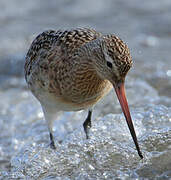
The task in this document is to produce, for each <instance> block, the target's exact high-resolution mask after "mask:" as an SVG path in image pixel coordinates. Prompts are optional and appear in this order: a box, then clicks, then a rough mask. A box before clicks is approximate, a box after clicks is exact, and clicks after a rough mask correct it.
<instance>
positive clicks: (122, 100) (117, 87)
mask: <svg viewBox="0 0 171 180" xmlns="http://www.w3.org/2000/svg"><path fill="white" fill-rule="evenodd" d="M114 88H115V91H116V94H117V97H118V99H119V102H120V105H121V107H122V111H123V113H124V115H125V118H126V122H127V124H128V127H129V130H130V133H131V136H132V138H133V140H134V143H135V146H136V149H137V151H138V155H139V156H140V158H141V159H142V158H143V155H142V153H141V151H140V148H139V145H138V141H137V136H136V133H135V130H134V125H133V123H132V119H131V115H130V112H129V107H128V102H127V99H126V96H125V87H124V83H120V84H118V85H115V86H114Z"/></svg>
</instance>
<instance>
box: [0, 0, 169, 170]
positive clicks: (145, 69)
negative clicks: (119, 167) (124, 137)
mask: <svg viewBox="0 0 171 180" xmlns="http://www.w3.org/2000/svg"><path fill="white" fill-rule="evenodd" d="M75 27H90V28H94V29H96V30H97V31H99V32H102V33H104V34H107V33H112V34H115V35H117V36H119V37H120V38H121V39H122V40H123V41H125V42H126V43H127V45H128V47H129V48H130V51H131V55H132V58H133V61H134V65H133V68H132V69H131V71H130V72H129V74H128V77H127V81H126V87H127V95H128V101H129V104H130V107H131V109H134V108H136V107H140V108H141V107H145V106H146V105H147V104H149V103H152V104H155V105H159V104H161V105H164V106H166V107H168V108H169V107H170V105H171V1H170V0H162V1H156V0H143V1H139V0H107V1H105V0H82V1H80V0H50V1H47V0H29V1H24V0H0V132H1V133H0V169H2V170H4V171H9V169H10V168H11V167H10V166H11V165H10V160H11V157H13V156H15V153H14V151H16V152H17V150H18V149H19V146H21V145H22V144H24V142H25V141H26V139H27V140H28V137H29V136H31V134H33V135H35V136H36V135H37V133H38V132H39V131H41V132H43V131H47V129H46V126H45V123H44V126H43V128H42V129H38V130H37V129H36V127H37V125H35V124H34V123H35V122H36V121H37V122H39V120H40V122H42V119H43V114H42V111H41V108H40V105H39V103H38V102H37V101H36V100H35V98H34V97H33V96H32V95H31V93H30V92H29V91H28V90H27V86H26V83H25V80H24V73H23V66H24V62H25V55H26V53H27V51H28V49H29V47H30V44H31V42H32V41H33V39H34V38H35V37H36V36H37V35H38V34H39V33H41V32H43V31H44V30H48V29H55V30H58V29H69V28H75ZM111 95H112V98H111ZM113 96H114V95H113V92H112V94H110V95H109V96H108V97H107V98H106V99H104V100H103V101H102V103H101V104H98V105H97V109H98V111H99V112H98V111H97V113H96V114H97V115H106V114H108V113H111V112H112V113H116V112H117V113H119V112H120V106H119V104H118V103H117V100H116V98H115V99H114V97H113ZM66 116H67V117H68V114H66V115H65V116H64V117H65V118H66ZM71 116H74V115H72V114H71V115H70V114H69V118H71ZM83 116H84V115H83ZM77 122H78V121H77ZM77 122H73V124H74V123H75V124H77ZM65 123H66V121H65ZM40 124H41V123H40ZM29 126H30V129H29V130H30V132H28V127H29ZM40 126H41V125H40ZM40 126H39V127H40ZM31 129H34V131H31ZM71 129H72V128H70V127H69V128H68V131H70V130H71ZM26 132H27V133H26ZM29 133H30V134H29ZM45 139H46V138H45ZM31 141H32V140H31ZM38 141H40V140H38ZM47 142H48V139H47Z"/></svg>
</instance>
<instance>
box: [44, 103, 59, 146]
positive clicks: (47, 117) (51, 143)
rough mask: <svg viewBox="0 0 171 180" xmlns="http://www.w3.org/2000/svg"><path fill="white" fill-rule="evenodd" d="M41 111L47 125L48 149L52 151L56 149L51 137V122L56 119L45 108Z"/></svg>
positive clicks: (51, 112)
mask: <svg viewBox="0 0 171 180" xmlns="http://www.w3.org/2000/svg"><path fill="white" fill-rule="evenodd" d="M42 109H43V112H44V116H45V120H46V122H47V125H48V130H49V136H50V147H51V148H52V149H56V147H55V141H54V137H53V130H52V126H53V121H54V119H55V117H56V114H55V113H54V112H53V111H52V110H49V109H47V108H46V107H45V106H42Z"/></svg>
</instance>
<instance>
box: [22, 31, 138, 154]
mask: <svg viewBox="0 0 171 180" xmlns="http://www.w3.org/2000/svg"><path fill="white" fill-rule="evenodd" d="M131 66H132V59H131V56H130V53H129V49H128V47H127V45H126V44H125V43H124V42H123V41H122V40H121V39H120V38H118V37H116V36H114V35H102V34H101V33H98V32H96V31H95V30H93V29H87V28H77V29H72V30H66V31H61V30H59V31H53V30H49V31H45V32H43V33H42V34H40V35H38V36H37V37H36V39H35V40H34V41H33V43H32V45H31V47H30V49H29V51H28V53H27V56H26V63H25V78H26V81H27V83H28V87H29V88H30V89H31V91H32V93H33V94H34V95H35V96H36V98H37V99H38V100H39V101H40V103H41V105H42V109H43V111H44V114H45V118H46V120H47V122H48V127H49V131H50V138H51V146H52V147H55V146H54V140H53V136H52V122H53V120H54V119H55V117H56V113H57V112H58V111H61V110H62V111H78V110H82V109H89V115H88V117H87V119H86V121H85V123H84V130H85V132H86V135H87V137H88V129H89V128H90V127H89V126H91V121H90V120H91V112H92V110H91V108H92V106H93V105H94V104H96V103H97V102H98V101H99V100H100V99H101V98H102V97H103V96H105V95H106V94H107V93H108V92H109V91H110V90H111V88H112V87H114V88H115V90H116V93H117V95H118V98H119V101H120V103H121V106H122V105H123V106H122V108H123V111H124V114H125V116H126V118H128V119H129V120H130V121H131V118H130V117H128V116H130V115H129V113H128V114H127V111H128V112H129V110H128V107H127V102H126V100H125V95H124V89H123V88H122V87H123V86H121V84H123V83H124V79H125V76H126V74H127V72H128V70H129V69H130V67H131ZM120 97H121V99H120ZM125 104H126V105H125ZM129 120H128V121H129ZM128 121H127V122H128ZM130 123H131V124H130V126H131V127H130V126H129V128H130V131H131V133H133V134H132V136H133V138H134V142H135V141H137V140H136V135H134V134H135V132H134V129H133V124H132V122H130ZM132 131H133V132H132ZM135 143H136V142H135ZM136 147H137V150H138V151H139V147H138V145H137V144H136ZM139 154H140V153H139Z"/></svg>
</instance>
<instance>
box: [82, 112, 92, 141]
mask: <svg viewBox="0 0 171 180" xmlns="http://www.w3.org/2000/svg"><path fill="white" fill-rule="evenodd" d="M91 115H92V110H89V111H88V116H87V118H86V120H85V121H84V123H83V127H84V132H85V134H86V138H87V139H89V130H90V128H91Z"/></svg>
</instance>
